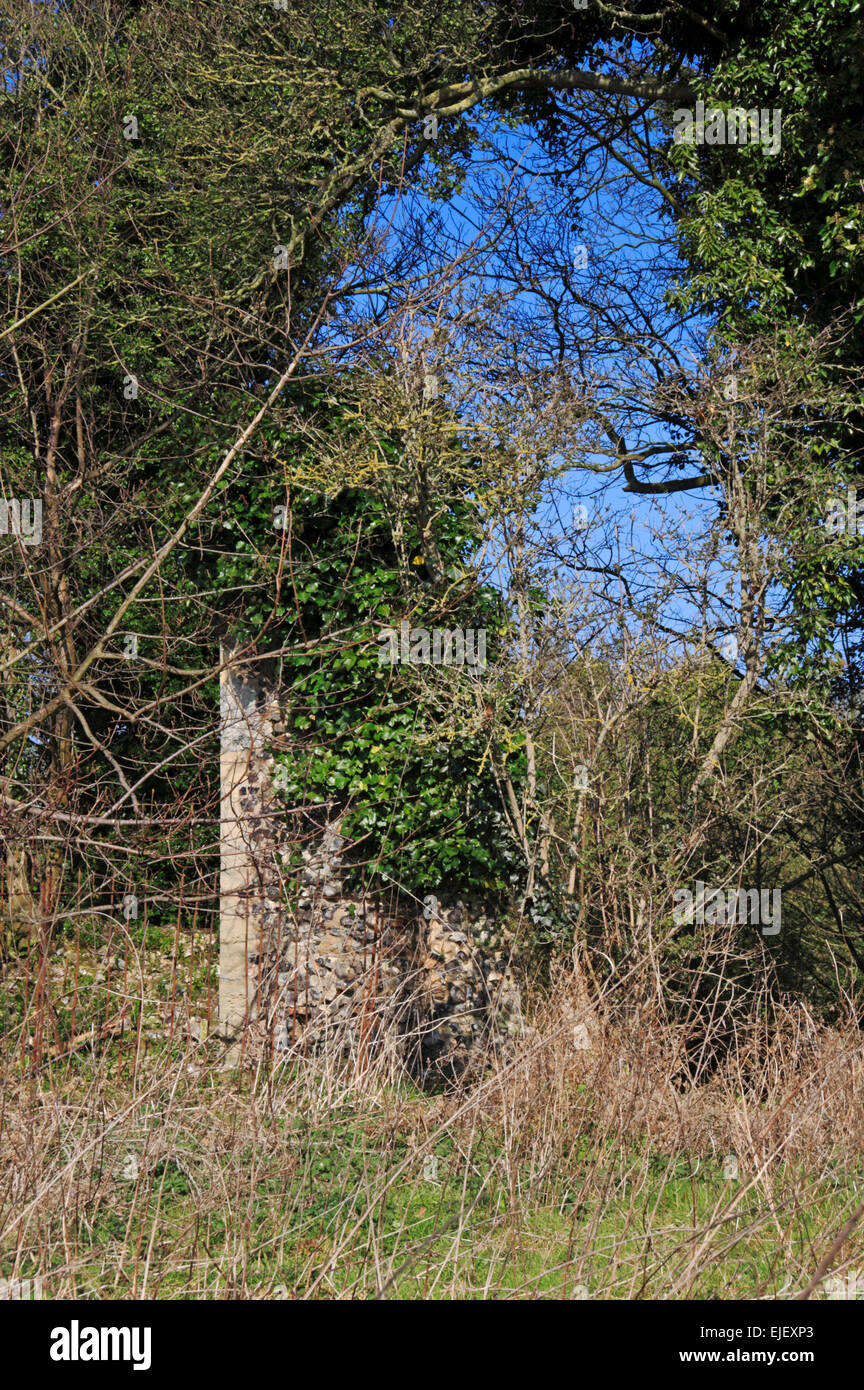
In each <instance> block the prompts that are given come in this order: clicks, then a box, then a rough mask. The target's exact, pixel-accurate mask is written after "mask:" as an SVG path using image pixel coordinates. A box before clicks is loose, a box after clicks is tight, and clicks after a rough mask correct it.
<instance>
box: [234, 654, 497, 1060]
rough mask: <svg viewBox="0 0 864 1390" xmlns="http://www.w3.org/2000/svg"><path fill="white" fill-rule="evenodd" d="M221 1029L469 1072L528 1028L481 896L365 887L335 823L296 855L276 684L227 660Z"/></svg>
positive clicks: (242, 1036) (266, 1042) (247, 1039)
mask: <svg viewBox="0 0 864 1390" xmlns="http://www.w3.org/2000/svg"><path fill="white" fill-rule="evenodd" d="M224 660H225V665H224V667H223V681H222V755H221V756H222V767H221V772H222V828H221V834H222V875H221V911H220V987H219V1015H220V1030H222V1031H223V1032H224V1033H226V1034H228V1035H230V1036H233V1037H235V1038H236V1039H238V1040H242V1042H243V1044H244V1046H248V1047H269V1048H272V1049H273V1050H274V1051H275V1052H277V1053H283V1054H290V1053H292V1052H296V1053H298V1054H302V1053H304V1052H308V1051H309V1050H310V1049H317V1048H320V1047H322V1046H324V1045H326V1044H328V1043H330V1044H331V1045H334V1044H335V1045H337V1046H339V1047H343V1048H345V1049H347V1050H350V1051H352V1052H354V1053H355V1054H356V1055H357V1056H358V1058H362V1057H363V1056H367V1057H369V1056H371V1055H373V1054H374V1053H375V1051H376V1050H377V1049H380V1048H381V1047H382V1046H384V1045H385V1044H388V1045H389V1046H390V1047H391V1049H392V1048H393V1046H394V1044H395V1045H396V1047H397V1050H398V1052H399V1054H400V1055H401V1057H402V1059H403V1061H404V1063H405V1065H406V1066H408V1067H409V1068H410V1069H411V1070H412V1071H413V1072H414V1073H415V1074H416V1075H417V1076H418V1078H419V1079H422V1080H424V1081H429V1080H433V1079H435V1078H436V1077H442V1078H448V1077H452V1076H454V1075H457V1074H460V1073H461V1072H463V1071H464V1070H465V1069H466V1068H467V1067H470V1066H472V1065H474V1064H477V1065H479V1064H480V1063H481V1060H482V1059H483V1058H485V1057H486V1056H487V1055H488V1053H489V1050H490V1049H494V1048H496V1047H500V1046H501V1045H502V1043H503V1042H504V1041H505V1040H506V1039H507V1038H511V1037H513V1036H516V1035H518V1034H519V1033H520V1032H521V1029H522V1016H521V1002H520V994H519V987H518V983H517V972H516V962H515V961H514V960H513V958H512V950H511V948H510V947H509V946H508V944H507V943H506V942H503V941H500V940H498V936H499V931H500V929H499V926H498V924H496V923H495V922H494V921H491V920H490V919H489V918H488V916H487V914H486V913H485V912H484V909H483V904H482V902H481V901H480V900H478V899H464V900H462V899H449V900H444V899H440V900H439V897H438V896H437V895H436V893H435V892H434V885H430V892H429V893H428V895H427V896H426V897H425V899H424V900H423V902H422V903H419V902H408V903H406V901H405V899H404V897H402V898H397V896H396V894H395V893H377V894H366V895H365V896H363V895H358V894H351V893H348V892H346V890H345V888H344V885H343V881H342V873H343V855H344V850H345V843H344V840H343V837H342V835H341V834H340V826H339V824H338V823H334V824H330V825H327V826H325V827H324V828H323V830H322V831H321V832H320V833H319V834H318V835H316V836H313V837H312V838H311V839H310V840H309V842H308V843H307V844H306V845H305V847H304V848H302V850H301V852H300V857H299V862H298V856H297V849H296V846H294V845H292V844H291V843H290V841H289V839H288V834H287V829H286V826H285V823H284V816H283V813H282V811H281V806H280V803H279V801H278V798H277V797H276V796H275V793H274V791H273V785H272V774H273V767H274V759H273V755H272V752H271V751H270V750H271V745H272V742H273V740H274V738H275V737H277V736H278V733H279V728H280V725H279V699H278V695H279V692H278V690H276V689H274V688H273V687H272V685H268V683H267V681H266V679H265V678H264V677H263V676H262V675H261V673H260V672H258V671H256V670H255V669H254V668H250V667H248V666H247V667H245V668H244V667H242V666H241V665H239V664H236V663H234V664H232V663H231V662H230V661H229V659H228V654H227V653H226V654H225V657H224Z"/></svg>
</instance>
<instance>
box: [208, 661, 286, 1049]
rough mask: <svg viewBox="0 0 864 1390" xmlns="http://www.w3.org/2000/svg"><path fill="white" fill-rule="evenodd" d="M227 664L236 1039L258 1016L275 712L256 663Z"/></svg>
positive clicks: (225, 808)
mask: <svg viewBox="0 0 864 1390" xmlns="http://www.w3.org/2000/svg"><path fill="white" fill-rule="evenodd" d="M220 659H221V667H222V670H221V673H220V680H219V686H220V760H219V761H220V781H221V808H220V861H221V862H220V884H219V1031H220V1033H222V1035H223V1036H226V1037H232V1038H233V1037H236V1036H237V1034H238V1033H239V1031H240V1030H242V1029H243V1028H244V1027H245V1025H246V1024H247V1023H250V1022H252V1020H253V1019H254V1018H255V1016H256V1005H257V986H258V969H257V962H258V960H259V959H260V955H261V951H262V947H263V943H262V942H261V941H260V940H259V937H260V936H261V933H262V931H263V930H264V925H265V915H264V913H263V912H262V899H263V898H264V897H265V896H266V888H265V885H264V882H263V881H262V857H263V858H265V859H266V858H268V857H269V855H268V850H269V846H268V844H266V843H264V844H262V842H261V840H262V830H261V823H262V820H263V821H264V822H265V831H264V839H265V840H266V838H267V835H266V831H267V829H269V824H268V821H269V818H268V816H267V814H266V813H267V812H268V811H269V805H268V802H269V772H268V763H267V751H266V750H267V745H268V743H269V740H270V737H271V735H272V732H273V728H272V715H273V706H272V703H271V701H272V696H269V695H268V692H267V690H266V688H265V685H264V683H263V680H262V678H261V676H260V674H259V673H257V672H256V671H255V669H254V664H250V663H248V662H247V663H240V662H235V661H234V660H233V659H232V654H231V650H230V649H229V648H227V647H224V646H223V647H222V648H221V649H220ZM262 813H263V815H262Z"/></svg>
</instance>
